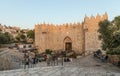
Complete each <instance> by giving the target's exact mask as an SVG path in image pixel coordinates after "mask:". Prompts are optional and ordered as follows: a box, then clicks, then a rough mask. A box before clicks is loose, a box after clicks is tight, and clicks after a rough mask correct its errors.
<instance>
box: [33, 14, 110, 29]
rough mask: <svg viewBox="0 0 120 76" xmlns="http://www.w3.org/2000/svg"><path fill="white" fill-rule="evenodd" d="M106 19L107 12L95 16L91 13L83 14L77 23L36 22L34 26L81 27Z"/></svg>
mask: <svg viewBox="0 0 120 76" xmlns="http://www.w3.org/2000/svg"><path fill="white" fill-rule="evenodd" d="M106 19H108V15H107V13H105V14H104V15H99V14H97V15H96V16H93V15H91V16H90V17H88V16H86V15H85V18H84V21H83V22H82V23H80V22H77V23H64V24H52V23H45V22H43V23H41V24H36V25H35V27H36V29H37V28H43V27H45V28H66V27H68V28H69V27H73V26H74V27H81V26H82V25H83V24H85V23H90V24H91V23H98V22H100V21H103V20H106Z"/></svg>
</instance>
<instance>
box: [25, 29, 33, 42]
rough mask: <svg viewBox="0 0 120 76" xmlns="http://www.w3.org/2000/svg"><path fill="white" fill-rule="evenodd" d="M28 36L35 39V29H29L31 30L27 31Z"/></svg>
mask: <svg viewBox="0 0 120 76" xmlns="http://www.w3.org/2000/svg"><path fill="white" fill-rule="evenodd" d="M27 37H28V38H32V39H33V40H34V30H29V31H28V32H27Z"/></svg>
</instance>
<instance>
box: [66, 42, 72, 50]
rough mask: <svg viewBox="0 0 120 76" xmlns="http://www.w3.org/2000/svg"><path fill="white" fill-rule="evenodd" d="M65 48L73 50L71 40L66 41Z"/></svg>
mask: <svg viewBox="0 0 120 76" xmlns="http://www.w3.org/2000/svg"><path fill="white" fill-rule="evenodd" d="M65 50H66V51H67V50H72V43H71V42H66V43H65Z"/></svg>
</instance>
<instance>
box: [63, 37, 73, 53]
mask: <svg viewBox="0 0 120 76" xmlns="http://www.w3.org/2000/svg"><path fill="white" fill-rule="evenodd" d="M63 43H64V50H66V51H69V50H72V40H71V38H70V37H68V36H67V37H65V38H64V40H63Z"/></svg>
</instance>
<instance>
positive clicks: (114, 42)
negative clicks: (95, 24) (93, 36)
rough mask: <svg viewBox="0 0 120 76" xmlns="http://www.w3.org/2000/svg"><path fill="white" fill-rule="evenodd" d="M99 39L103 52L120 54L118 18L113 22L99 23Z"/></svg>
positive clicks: (119, 22)
mask: <svg viewBox="0 0 120 76" xmlns="http://www.w3.org/2000/svg"><path fill="white" fill-rule="evenodd" d="M99 27H100V28H99V30H98V32H99V33H100V35H99V38H100V39H101V40H102V48H103V50H108V52H109V53H112V54H120V16H118V17H115V18H114V20H113V21H111V22H110V21H108V20H105V21H102V22H100V23H99Z"/></svg>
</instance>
